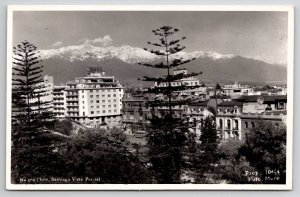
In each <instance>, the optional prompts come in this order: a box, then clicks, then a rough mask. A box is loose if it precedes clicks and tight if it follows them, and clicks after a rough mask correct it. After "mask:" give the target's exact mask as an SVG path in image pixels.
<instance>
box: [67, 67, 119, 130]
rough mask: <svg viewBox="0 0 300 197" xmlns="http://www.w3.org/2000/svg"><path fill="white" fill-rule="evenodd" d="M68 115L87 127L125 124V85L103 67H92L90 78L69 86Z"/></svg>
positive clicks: (71, 83) (75, 81) (73, 82)
mask: <svg viewBox="0 0 300 197" xmlns="http://www.w3.org/2000/svg"><path fill="white" fill-rule="evenodd" d="M65 91H66V108H67V109H66V117H69V118H71V119H73V120H75V121H79V122H80V123H82V124H85V125H87V126H91V127H93V126H97V125H103V124H107V125H108V126H118V125H120V124H121V109H122V97H123V94H124V87H123V86H122V85H121V84H120V82H119V81H117V80H116V79H115V78H114V76H106V75H105V72H103V71H102V68H101V67H91V68H90V73H89V74H88V76H86V77H78V78H75V80H74V81H69V82H67V85H66V89H65Z"/></svg>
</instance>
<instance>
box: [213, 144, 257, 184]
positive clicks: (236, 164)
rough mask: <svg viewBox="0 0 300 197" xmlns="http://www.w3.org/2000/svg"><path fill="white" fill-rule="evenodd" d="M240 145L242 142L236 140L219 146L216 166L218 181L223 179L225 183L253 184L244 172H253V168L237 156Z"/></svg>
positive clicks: (241, 157)
mask: <svg viewBox="0 0 300 197" xmlns="http://www.w3.org/2000/svg"><path fill="white" fill-rule="evenodd" d="M242 145H243V142H242V141H240V140H237V139H229V140H227V141H225V142H223V143H221V144H220V145H219V147H218V152H219V154H220V156H221V162H220V165H219V166H218V174H219V179H221V180H224V179H225V180H226V182H228V183H233V184H247V183H248V184H249V183H253V182H251V180H249V178H250V176H248V175H246V173H245V172H246V171H248V172H255V168H253V167H251V166H250V164H249V162H248V161H247V160H246V158H245V157H243V156H241V155H240V154H239V149H240V147H241V146H242Z"/></svg>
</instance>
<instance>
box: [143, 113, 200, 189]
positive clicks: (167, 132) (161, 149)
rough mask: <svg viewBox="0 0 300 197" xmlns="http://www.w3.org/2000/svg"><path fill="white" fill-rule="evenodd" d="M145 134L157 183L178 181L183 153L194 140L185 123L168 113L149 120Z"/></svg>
mask: <svg viewBox="0 0 300 197" xmlns="http://www.w3.org/2000/svg"><path fill="white" fill-rule="evenodd" d="M151 123H152V128H151V129H150V130H149V134H148V136H147V140H148V143H147V146H148V148H149V157H150V163H151V168H150V169H151V170H152V171H153V174H154V176H155V179H156V181H157V183H162V184H166V183H169V184H170V183H180V176H181V172H182V171H181V170H182V168H183V167H185V161H184V159H183V153H184V152H186V151H187V150H188V147H189V146H190V145H191V144H192V143H193V142H194V141H193V137H190V136H189V130H188V127H187V126H186V123H185V122H183V121H182V120H181V119H176V118H174V117H172V116H170V115H166V116H164V117H162V118H158V117H154V118H153V119H152V120H151Z"/></svg>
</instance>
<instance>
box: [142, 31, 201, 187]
mask: <svg viewBox="0 0 300 197" xmlns="http://www.w3.org/2000/svg"><path fill="white" fill-rule="evenodd" d="M178 31H179V30H178V29H177V28H173V27H170V26H162V27H160V28H157V29H154V30H153V31H152V32H153V34H154V35H155V36H157V37H158V41H157V42H147V43H148V44H149V45H151V46H152V48H151V49H148V48H144V49H145V50H146V51H148V52H150V53H152V54H154V55H156V56H158V57H159V62H155V63H153V64H151V63H140V65H143V66H148V67H152V68H157V69H163V70H166V71H167V73H166V75H164V76H161V77H153V76H144V77H143V80H144V81H151V82H156V83H157V86H156V87H153V88H150V89H149V90H148V92H149V93H155V94H156V95H158V94H159V95H162V96H163V100H158V99H157V100H154V101H151V103H150V105H151V106H152V108H154V107H156V108H159V107H167V110H160V111H158V110H156V112H157V113H159V114H155V113H154V110H152V119H150V121H151V128H150V129H148V133H149V135H148V142H147V146H148V147H149V158H150V163H151V169H152V171H153V174H154V175H155V178H156V182H157V183H179V182H180V175H181V173H182V170H183V167H184V160H185V159H184V158H183V152H184V151H186V146H187V142H191V141H193V140H191V138H189V137H188V136H190V135H189V134H188V133H189V129H188V128H189V125H188V124H187V123H186V122H185V121H184V120H183V119H181V118H180V117H177V116H176V115H175V113H174V110H173V109H174V106H181V105H183V104H184V103H185V102H186V101H183V100H182V101H178V100H176V102H175V100H174V97H173V95H175V92H178V91H181V90H185V89H188V88H189V87H187V86H185V85H184V84H182V83H181V85H178V86H172V85H171V83H172V82H174V81H176V82H178V81H180V80H181V79H184V78H188V77H192V76H196V75H198V74H201V72H199V73H191V74H187V73H184V72H178V73H177V74H171V69H174V68H176V67H178V66H181V65H184V64H186V63H189V62H190V61H192V60H194V58H193V59H189V58H184V57H179V55H178V53H179V52H181V51H183V50H184V49H185V46H182V45H181V44H180V42H181V41H183V40H185V39H186V37H181V38H179V39H173V38H172V36H173V35H174V34H176V33H177V32H178ZM161 83H166V84H167V86H165V87H162V86H160V84H161ZM176 94H178V93H176Z"/></svg>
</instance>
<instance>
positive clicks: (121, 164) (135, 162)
mask: <svg viewBox="0 0 300 197" xmlns="http://www.w3.org/2000/svg"><path fill="white" fill-rule="evenodd" d="M128 145H129V142H128V141H127V139H126V136H125V135H124V134H123V133H122V132H120V131H119V130H117V129H114V130H110V131H106V130H99V129H95V130H88V131H85V132H84V133H82V134H78V135H77V136H74V137H72V138H70V139H69V140H68V142H67V146H66V150H65V152H64V155H65V157H66V161H67V163H66V165H67V167H68V172H69V174H68V176H69V177H83V182H79V183H107V184H140V183H150V182H151V181H152V179H151V176H150V175H149V173H148V171H147V168H146V167H145V166H144V165H143V164H142V163H141V162H140V161H139V159H138V158H137V157H136V156H135V155H134V154H132V153H131V151H130V150H129V149H128ZM85 177H89V178H91V180H87V179H85ZM97 177H100V180H99V179H98V180H97V179H96V178H97Z"/></svg>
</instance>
